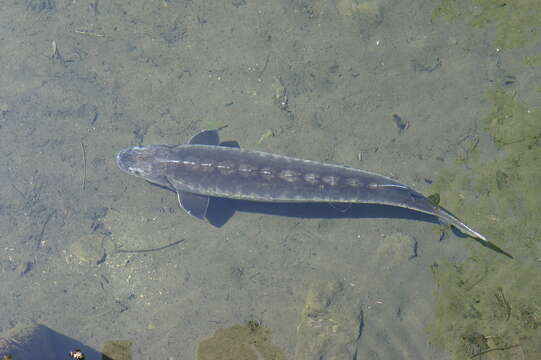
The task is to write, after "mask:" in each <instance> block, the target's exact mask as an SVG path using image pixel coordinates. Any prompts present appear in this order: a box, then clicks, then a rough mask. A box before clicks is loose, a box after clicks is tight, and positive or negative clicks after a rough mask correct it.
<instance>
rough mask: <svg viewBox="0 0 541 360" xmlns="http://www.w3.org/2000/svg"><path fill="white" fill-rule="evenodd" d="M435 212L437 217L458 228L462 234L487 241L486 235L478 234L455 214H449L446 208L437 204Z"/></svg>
mask: <svg viewBox="0 0 541 360" xmlns="http://www.w3.org/2000/svg"><path fill="white" fill-rule="evenodd" d="M436 214H437V215H438V218H439V219H440V220H441V221H442V222H444V223H448V224H450V225H452V226H454V227H455V228H457V229H458V230H460V231H461V232H463V233H464V234H466V235H469V236H471V237H474V238H476V239H479V240H482V241H484V242H489V241H488V240H487V238H486V237H484V236H483V235H481V234H479V233H478V232H477V231H475V230H473V229H472V228H470V227H469V226H468V225H466V224H464V223H463V222H462V221H460V220H459V219H458V218H457V217H456V216H454V215H453V214H451V213H450V212H448V211H447V210H445V209H443V208H441V207H439V206H438V207H436Z"/></svg>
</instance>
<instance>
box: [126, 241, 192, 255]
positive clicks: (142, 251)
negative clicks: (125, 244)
mask: <svg viewBox="0 0 541 360" xmlns="http://www.w3.org/2000/svg"><path fill="white" fill-rule="evenodd" d="M184 240H185V239H180V240H177V241H175V242H172V243H171V244H167V245H164V246H160V247H157V248H152V249H141V250H123V249H115V253H145V252H153V251H160V250H163V249H167V248H168V247H171V246H175V245H177V244H180V243H181V242H184Z"/></svg>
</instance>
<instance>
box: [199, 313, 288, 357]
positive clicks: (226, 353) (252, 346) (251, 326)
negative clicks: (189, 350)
mask: <svg viewBox="0 0 541 360" xmlns="http://www.w3.org/2000/svg"><path fill="white" fill-rule="evenodd" d="M197 359H198V360H215V359H221V360H283V359H285V357H284V354H283V352H282V351H281V350H280V348H278V347H277V346H276V345H274V344H272V342H271V338H270V330H269V329H267V328H265V327H263V326H261V324H260V323H259V322H257V321H249V322H248V323H247V324H245V325H234V326H232V327H230V328H227V329H219V330H217V331H216V333H215V334H214V336H213V337H211V338H209V339H206V340H204V341H202V342H201V343H200V344H199V347H198V349H197Z"/></svg>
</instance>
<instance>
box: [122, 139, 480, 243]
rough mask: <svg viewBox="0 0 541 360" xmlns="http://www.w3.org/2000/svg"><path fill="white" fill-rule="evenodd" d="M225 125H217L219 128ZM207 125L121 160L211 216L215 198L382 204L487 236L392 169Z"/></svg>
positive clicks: (191, 209) (197, 213) (189, 207)
mask: <svg viewBox="0 0 541 360" xmlns="http://www.w3.org/2000/svg"><path fill="white" fill-rule="evenodd" d="M218 130H219V129H218ZM218 130H204V131H202V132H200V133H198V134H196V135H195V136H193V137H192V138H191V140H190V142H189V143H187V144H181V145H148V146H134V147H130V148H127V149H124V150H121V151H120V152H119V153H118V154H117V157H116V162H117V165H118V167H119V168H120V169H121V170H122V171H124V172H126V173H128V174H130V175H134V176H137V177H140V178H143V179H145V180H147V181H149V182H151V183H154V184H157V185H159V186H162V187H165V188H168V189H171V190H173V191H175V192H176V193H177V196H178V202H179V205H180V207H181V208H182V209H184V210H185V211H186V212H187V213H188V214H190V215H191V216H194V217H196V218H198V219H202V220H203V219H205V217H206V214H207V210H208V207H209V201H210V198H212V197H219V198H229V199H240V200H248V201H259V202H283V203H313V202H317V203H330V204H334V205H335V206H336V205H340V204H342V205H343V207H345V209H346V210H347V206H350V205H351V204H379V205H387V206H395V207H401V208H406V209H410V210H413V211H416V212H420V213H424V214H429V215H432V216H435V217H436V218H438V219H439V220H440V222H442V223H444V224H447V225H451V226H453V227H454V228H456V229H457V230H459V231H460V232H462V233H463V234H465V235H468V236H470V237H473V238H476V239H479V240H481V241H484V242H488V240H487V238H486V237H485V236H483V235H482V234H480V233H479V232H477V231H475V230H473V229H472V228H471V227H469V226H468V225H466V224H465V223H463V222H462V221H461V220H459V219H458V218H457V217H456V216H454V215H453V214H451V213H450V212H449V211H447V210H445V209H444V208H443V207H441V206H439V205H438V204H435V203H434V202H433V201H432V200H430V199H429V198H428V197H426V196H424V195H422V194H421V193H419V192H417V191H415V190H414V189H412V188H411V187H409V186H407V185H404V184H402V183H400V182H398V181H396V180H394V179H391V178H389V177H387V176H383V175H379V174H376V173H372V172H368V171H364V170H360V169H356V168H353V167H349V166H343V165H336V164H328V163H322V162H317V161H311V160H303V159H297V158H293V157H289V156H282V155H277V154H272V153H266V152H261V151H254V150H246V149H241V148H239V147H231V146H224V145H223V144H220V139H219V134H218Z"/></svg>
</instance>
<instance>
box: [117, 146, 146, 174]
mask: <svg viewBox="0 0 541 360" xmlns="http://www.w3.org/2000/svg"><path fill="white" fill-rule="evenodd" d="M116 163H117V165H118V167H119V168H120V170H122V171H125V172H127V173H128V174H131V175H136V176H141V177H145V176H148V175H149V174H150V173H151V172H152V166H151V163H150V162H149V161H148V160H146V159H145V148H143V147H132V148H128V149H124V150H122V151H120V152H119V153H118V154H117V156H116Z"/></svg>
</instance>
